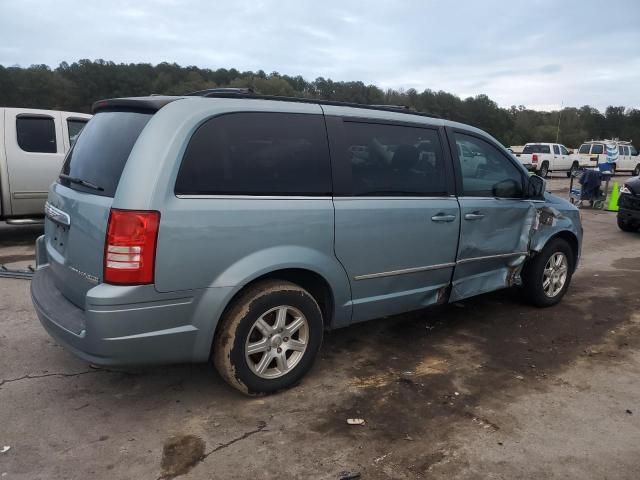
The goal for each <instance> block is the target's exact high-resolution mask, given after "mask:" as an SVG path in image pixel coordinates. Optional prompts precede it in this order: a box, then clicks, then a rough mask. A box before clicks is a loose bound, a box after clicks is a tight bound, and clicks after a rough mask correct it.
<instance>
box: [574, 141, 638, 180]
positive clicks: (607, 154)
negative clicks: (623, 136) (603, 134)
mask: <svg viewBox="0 0 640 480" xmlns="http://www.w3.org/2000/svg"><path fill="white" fill-rule="evenodd" d="M578 156H579V157H580V165H583V164H585V163H586V164H589V165H590V166H593V167H595V166H596V165H598V164H600V163H605V162H608V163H613V164H614V166H615V170H616V172H632V173H633V175H636V176H637V175H640V156H638V150H637V149H636V147H634V146H633V145H632V144H631V142H624V141H621V140H591V141H590V142H584V143H583V144H582V145H580V149H579V150H578Z"/></svg>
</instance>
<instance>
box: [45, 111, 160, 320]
mask: <svg viewBox="0 0 640 480" xmlns="http://www.w3.org/2000/svg"><path fill="white" fill-rule="evenodd" d="M152 115H153V113H152V112H148V111H147V112H139V111H131V110H129V111H104V112H99V113H97V114H96V115H95V116H94V117H93V118H92V119H91V120H90V121H89V123H88V124H87V126H86V127H84V129H83V130H82V133H81V134H80V136H79V137H78V139H77V141H76V143H75V144H74V146H73V148H72V149H71V150H70V151H69V154H68V155H67V158H66V159H65V162H64V165H63V167H62V173H61V175H60V178H59V179H58V181H57V183H55V184H53V185H52V186H51V188H50V190H49V199H48V203H49V205H50V207H53V208H52V209H51V208H50V209H49V212H48V213H47V219H46V221H45V238H46V248H47V255H48V257H49V265H50V267H51V270H52V273H53V276H54V282H55V285H56V287H57V288H58V289H59V290H60V291H61V292H62V294H63V295H64V296H65V297H66V298H67V299H68V300H70V301H71V302H73V303H74V304H75V305H76V306H78V307H80V308H84V307H85V295H86V292H87V291H88V290H89V289H90V288H92V287H94V286H95V285H96V284H98V283H101V282H102V275H103V257H104V245H105V235H106V230H107V223H108V220H109V212H110V209H111V205H112V203H113V198H114V196H115V193H116V189H117V187H118V182H119V181H120V176H121V175H122V171H123V169H124V167H125V165H126V162H127V160H128V158H129V155H130V153H131V150H132V149H133V146H134V145H135V143H136V141H137V139H138V137H139V136H140V133H141V132H142V130H143V129H144V128H145V126H146V125H147V123H148V122H149V120H150V119H151V117H152Z"/></svg>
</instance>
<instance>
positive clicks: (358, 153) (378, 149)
mask: <svg viewBox="0 0 640 480" xmlns="http://www.w3.org/2000/svg"><path fill="white" fill-rule="evenodd" d="M344 129H345V136H346V145H347V157H348V158H349V163H350V165H351V182H352V185H351V193H352V194H353V195H370V196H403V195H404V196H409V195H417V196H419V195H444V194H445V193H446V190H447V187H446V175H445V164H444V157H443V153H442V147H441V144H440V139H439V137H438V132H437V131H436V130H433V129H428V128H419V127H407V126H400V125H383V124H375V123H360V122H350V121H345V122H344Z"/></svg>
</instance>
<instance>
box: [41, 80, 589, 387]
mask: <svg viewBox="0 0 640 480" xmlns="http://www.w3.org/2000/svg"><path fill="white" fill-rule="evenodd" d="M203 95H204V96H202V97H195V96H188V97H159V96H153V97H142V98H126V99H113V100H105V101H100V102H97V103H96V104H95V105H94V112H95V113H96V115H95V116H94V117H93V119H92V120H91V121H90V122H89V124H88V125H87V126H86V127H85V130H84V131H83V133H82V135H81V136H80V137H79V139H78V141H77V143H76V145H75V146H74V148H73V150H72V151H71V153H70V154H69V155H68V156H67V159H66V161H65V164H64V166H63V168H62V174H61V176H60V179H59V180H58V181H57V182H56V183H55V184H53V185H52V186H51V188H50V190H49V199H48V204H47V210H46V211H47V218H46V221H45V235H44V236H42V237H40V238H39V239H38V240H37V243H36V251H37V252H36V256H37V272H36V274H35V276H34V278H33V281H32V284H31V293H32V299H33V304H34V306H35V309H36V312H37V314H38V317H39V318H40V321H41V322H42V324H43V325H44V327H45V328H46V329H47V331H48V332H49V333H50V334H51V335H52V336H53V337H54V338H55V339H56V340H57V341H58V342H59V343H60V344H62V345H64V346H66V347H67V348H68V349H69V350H71V351H72V352H73V353H75V354H76V355H78V356H80V357H81V358H83V359H85V360H87V361H89V362H91V363H95V364H101V365H122V364H152V363H170V362H201V361H207V360H208V359H210V358H211V359H213V362H214V364H215V365H216V367H217V369H218V371H219V372H220V373H221V375H222V377H223V378H224V379H225V380H226V381H227V382H228V383H229V384H230V385H232V386H234V387H235V388H237V389H239V390H241V391H243V392H247V393H257V392H273V391H276V390H280V389H282V388H285V387H289V386H291V385H293V384H295V383H296V382H298V381H299V380H300V379H301V378H302V376H303V375H304V374H305V373H306V372H307V371H308V370H309V368H310V367H311V365H312V363H313V360H314V358H315V356H316V354H317V353H318V349H319V348H320V344H321V342H322V336H323V331H324V330H325V329H335V328H339V327H346V326H348V325H350V324H353V323H357V322H362V321H365V320H369V319H372V318H377V317H383V316H387V315H394V314H399V313H402V312H407V311H410V310H416V309H421V308H423V307H427V306H429V305H435V304H441V303H446V302H457V301H460V300H463V299H465V298H468V297H471V296H474V295H478V294H481V293H485V292H489V291H492V290H497V289H500V288H506V287H510V286H515V285H520V284H521V285H522V289H523V293H524V294H525V296H526V297H527V298H528V299H529V301H530V302H531V303H533V304H534V305H538V306H542V307H544V306H550V305H554V304H556V303H557V302H559V301H560V299H561V298H562V296H563V295H564V293H565V292H566V290H567V288H568V286H569V283H570V280H571V275H572V274H573V272H574V270H575V268H576V265H577V263H578V258H579V255H580V245H581V238H582V228H581V225H580V216H579V212H578V210H577V209H576V208H575V207H574V206H572V205H571V204H569V203H568V202H567V201H565V200H562V199H560V198H558V197H555V196H553V195H550V194H548V193H545V191H544V180H542V179H541V178H540V177H537V176H533V177H529V176H528V175H527V172H526V170H525V169H524V168H522V166H521V165H519V164H518V162H517V161H516V160H515V158H514V157H512V156H511V155H510V154H509V153H508V152H507V151H506V150H505V149H504V147H502V146H501V145H500V144H499V143H498V142H497V141H496V140H495V139H494V138H492V137H490V136H489V135H488V134H486V133H485V132H483V131H481V130H478V129H476V128H473V127H470V126H468V125H463V124H459V123H453V122H448V121H445V120H440V119H435V118H430V117H428V116H424V115H420V114H417V113H410V112H404V113H402V112H398V111H392V110H390V109H384V108H371V107H370V108H366V107H363V106H358V105H351V104H336V103H334V102H322V101H316V100H304V99H287V98H279V97H260V96H257V95H251V94H247V95H233V94H224V93H220V92H217V93H211V94H207V93H206V92H205V93H204V94H203ZM207 95H208V96H207ZM389 152H393V153H392V154H390V153H389ZM460 152H462V154H461V153H460ZM465 157H469V158H473V159H474V161H477V164H476V168H463V164H464V162H465Z"/></svg>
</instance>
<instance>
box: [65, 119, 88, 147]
mask: <svg viewBox="0 0 640 480" xmlns="http://www.w3.org/2000/svg"><path fill="white" fill-rule="evenodd" d="M86 124H87V121H86V120H79V119H76V118H69V119H67V130H68V131H69V145H73V144H74V143H75V141H76V140H77V138H78V135H80V132H81V131H82V129H83V128H84V126H85V125H86Z"/></svg>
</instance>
